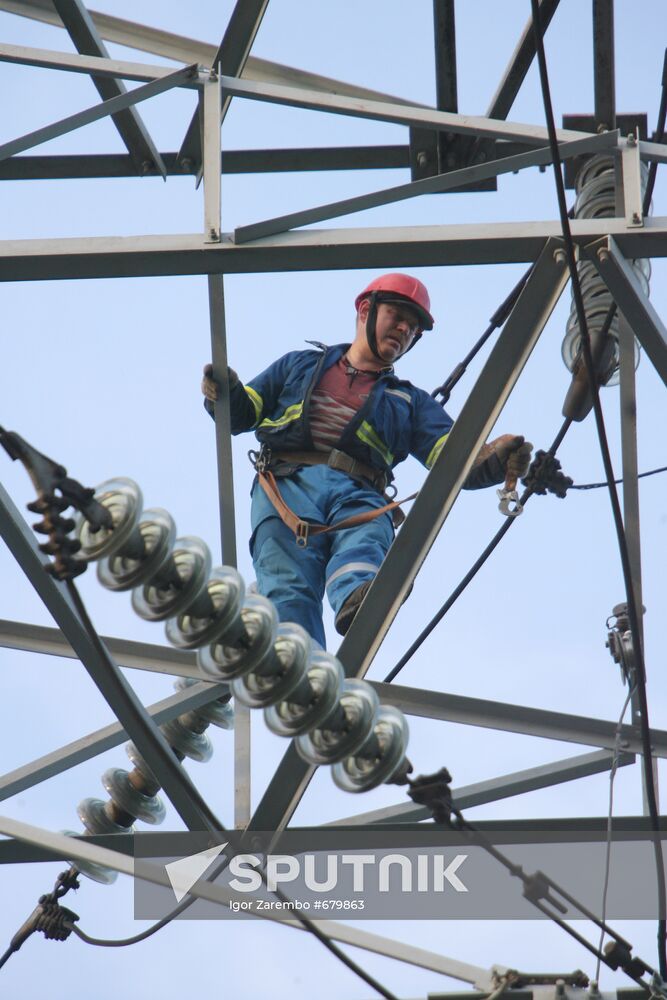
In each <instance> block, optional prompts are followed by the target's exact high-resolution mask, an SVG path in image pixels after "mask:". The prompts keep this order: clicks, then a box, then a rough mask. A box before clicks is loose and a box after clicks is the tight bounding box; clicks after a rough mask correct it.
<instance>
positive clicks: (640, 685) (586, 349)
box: [531, 0, 667, 979]
mask: <svg viewBox="0 0 667 1000" xmlns="http://www.w3.org/2000/svg"><path fill="white" fill-rule="evenodd" d="M531 9H532V12H533V30H534V34H535V45H536V49H537V61H538V67H539V75H540V86H541V89H542V99H543V102H544V111H545V117H546V123H547V131H548V133H549V144H550V147H551V154H552V163H553V170H554V179H555V183H556V194H557V198H558V209H559V213H560V220H561V227H562V230H563V240H564V243H565V253H566V257H567V261H568V267H569V270H570V276H571V280H572V294H573V296H574V300H575V303H576V308H577V317H578V322H579V330H580V332H581V346H582V353H583V358H584V363H585V365H586V371H587V374H588V379H589V384H590V389H591V394H592V397H593V411H594V413H595V424H596V429H597V433H598V439H599V443H600V451H601V453H602V460H603V465H604V469H605V474H606V477H607V483H608V487H609V499H610V502H611V507H612V513H613V517H614V525H615V528H616V535H617V540H618V547H619V554H620V558H621V566H622V570H623V580H624V584H625V590H626V599H627V604H628V618H629V624H630V631H631V633H632V637H633V646H634V650H635V655H636V657H637V690H638V696H639V703H640V712H641V731H642V749H643V754H642V758H643V765H644V775H645V779H644V780H645V786H646V798H647V801H648V806H649V812H650V816H651V821H652V824H653V829H654V831H655V833H656V835H657V834H658V833H659V820H658V808H657V801H656V794H655V784H654V781H653V766H652V754H651V740H650V733H649V719H648V703H647V697H646V672H645V664H644V657H643V650H642V643H641V630H640V628H639V617H638V613H637V605H636V601H635V595H634V589H633V586H632V574H631V570H630V558H629V553H628V547H627V540H626V537H625V530H624V527H623V519H622V516H621V508H620V503H619V500H618V493H617V491H616V486H615V484H614V472H613V468H612V464H611V456H610V453H609V445H608V443H607V434H606V428H605V424H604V416H603V413H602V406H601V404H600V395H599V389H598V385H597V379H596V377H595V366H594V363H593V358H592V355H591V345H590V339H589V334H588V328H587V325H586V314H585V310H584V302H583V297H582V293H581V286H580V283H579V275H578V273H577V265H576V259H575V251H574V242H573V240H572V234H571V232H570V223H569V219H568V216H567V207H566V204H565V186H564V184H563V174H562V166H561V160H560V153H559V149H558V140H557V137H556V126H555V122H554V115H553V108H552V105H551V93H550V88H549V77H548V72H547V63H546V56H545V52H544V45H543V42H542V37H541V31H540V23H539V18H540V11H539V4H538V2H537V0H531ZM654 847H655V856H656V868H657V874H658V892H659V912H660V914H661V919H660V921H659V927H658V955H659V963H660V975H661V976H662V977H663V979H665V978H667V947H666V935H665V932H666V930H667V924H666V922H665V920H664V919H663V918H662V914H664V913H665V871H664V862H663V858H662V851H661V848H660V843H659V841H658V839H657V836H656V838H654Z"/></svg>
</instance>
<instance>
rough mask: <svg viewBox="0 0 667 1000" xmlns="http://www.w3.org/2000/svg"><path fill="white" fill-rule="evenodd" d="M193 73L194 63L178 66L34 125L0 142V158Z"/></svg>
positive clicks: (160, 90) (143, 98)
mask: <svg viewBox="0 0 667 1000" xmlns="http://www.w3.org/2000/svg"><path fill="white" fill-rule="evenodd" d="M196 72H197V67H196V66H194V67H193V66H187V67H186V68H185V69H179V70H177V71H176V72H175V73H171V74H169V75H168V76H165V77H163V78H162V79H161V80H154V81H153V82H152V83H145V84H143V85H142V86H141V87H136V88H135V89H134V90H131V91H128V92H127V93H125V94H121V95H120V96H119V97H112V98H110V99H109V100H108V101H102V103H101V104H95V105H93V106H92V107H90V108H86V110H85V111H78V112H77V113H76V114H74V115H69V116H68V117H67V118H62V119H61V120H60V121H57V122H52V123H51V124H50V125H45V126H44V128H38V129H36V130H35V131H34V132H28V134H27V135H23V136H19V137H18V138H17V139H12V140H10V141H9V142H5V143H3V144H2V145H0V160H4V159H7V157H9V156H14V155H15V154H16V153H21V152H23V151H24V150H26V149H32V148H33V147H34V146H38V145H40V143H42V142H47V141H48V140H49V139H54V138H55V137H56V136H59V135H65V134H66V133H67V132H72V131H74V129H77V128H81V127H82V126H83V125H89V124H90V123H91V122H96V121H99V120H100V118H106V117H107V116H108V115H113V114H114V113H115V112H117V111H121V110H123V109H124V108H129V107H131V105H133V104H138V103H139V102H140V101H146V100H148V99H149V98H150V97H155V96H156V95H157V94H163V93H164V92H165V91H166V90H171V89H172V87H177V86H179V84H180V83H181V82H182V81H183V80H185V79H187V78H188V77H192V74H193V73H196Z"/></svg>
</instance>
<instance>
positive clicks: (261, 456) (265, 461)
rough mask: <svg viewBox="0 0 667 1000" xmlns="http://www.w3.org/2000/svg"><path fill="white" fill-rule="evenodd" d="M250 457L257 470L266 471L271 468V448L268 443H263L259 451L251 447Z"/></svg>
mask: <svg viewBox="0 0 667 1000" xmlns="http://www.w3.org/2000/svg"><path fill="white" fill-rule="evenodd" d="M248 458H249V459H250V464H251V465H252V467H253V468H254V470H255V472H266V471H267V469H270V468H271V449H270V448H269V446H268V445H266V444H263V445H262V446H261V448H260V449H259V451H253V449H252V448H251V449H250V451H249V452H248Z"/></svg>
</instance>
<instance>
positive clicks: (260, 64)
mask: <svg viewBox="0 0 667 1000" xmlns="http://www.w3.org/2000/svg"><path fill="white" fill-rule="evenodd" d="M0 10H6V11H9V12H11V13H13V14H20V15H21V16H22V17H30V18H35V19H36V20H38V21H45V22H46V23H47V24H55V25H57V26H60V27H62V22H61V20H60V18H59V17H58V15H57V14H56V12H55V10H54V9H53V3H52V0H0ZM90 16H91V18H92V20H93V23H94V25H95V27H96V28H97V30H98V32H99V33H100V35H101V37H102V38H104V39H106V41H108V42H117V43H118V44H119V45H125V46H128V47H129V48H132V49H139V50H140V51H142V52H150V53H151V54H153V55H159V56H164V57H165V58H167V59H174V60H175V61H176V62H184V63H192V62H198V63H202V64H203V65H205V66H213V65H214V61H215V57H216V47H215V45H210V44H209V43H207V42H200V41H197V40H196V39H194V38H186V37H184V36H183V35H176V34H174V33H173V32H170V31H163V30H161V29H160V28H152V27H149V26H148V25H144V24H137V23H135V22H134V21H126V20H124V19H123V18H120V17H112V16H111V15H109V14H103V13H101V12H99V11H94V10H91V11H90ZM240 75H242V76H245V77H248V78H249V79H255V80H263V81H266V82H274V83H287V84H292V85H294V86H299V87H309V88H310V89H311V90H326V91H328V92H329V93H331V94H346V95H347V96H349V97H361V98H370V99H371V100H379V101H392V102H394V103H396V104H410V103H411V102H410V101H406V100H404V99H403V98H400V97H396V96H394V95H393V94H386V93H384V92H381V91H377V90H370V89H369V88H368V87H359V86H356V85H355V84H352V83H347V82H346V81H344V80H334V79H332V78H331V77H327V76H320V75H319V74H318V73H308V72H307V71H305V70H300V69H294V67H292V66H283V65H282V64H280V63H274V62H271V61H269V60H268V59H257V58H255V57H254V56H249V57H248V59H247V61H246V64H245V67H244V69H243V71H242V73H241V74H240ZM195 172H196V171H195Z"/></svg>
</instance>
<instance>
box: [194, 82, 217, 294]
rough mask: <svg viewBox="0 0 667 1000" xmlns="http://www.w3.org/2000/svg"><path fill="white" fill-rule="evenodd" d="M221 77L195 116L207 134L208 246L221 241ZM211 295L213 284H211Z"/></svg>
mask: <svg viewBox="0 0 667 1000" xmlns="http://www.w3.org/2000/svg"><path fill="white" fill-rule="evenodd" d="M220 100H221V98H220V78H219V77H218V76H216V75H215V74H213V75H211V77H210V78H209V80H208V82H207V83H206V84H205V85H204V89H203V92H200V95H199V110H198V112H196V114H195V117H196V120H197V122H198V123H200V124H201V126H202V129H203V133H204V158H203V164H202V170H203V179H204V233H205V234H206V235H205V239H206V241H207V242H208V243H218V242H219V241H220V211H221V192H220V188H221V184H220V172H221V167H222V153H221V149H220ZM209 296H210V283H209Z"/></svg>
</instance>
